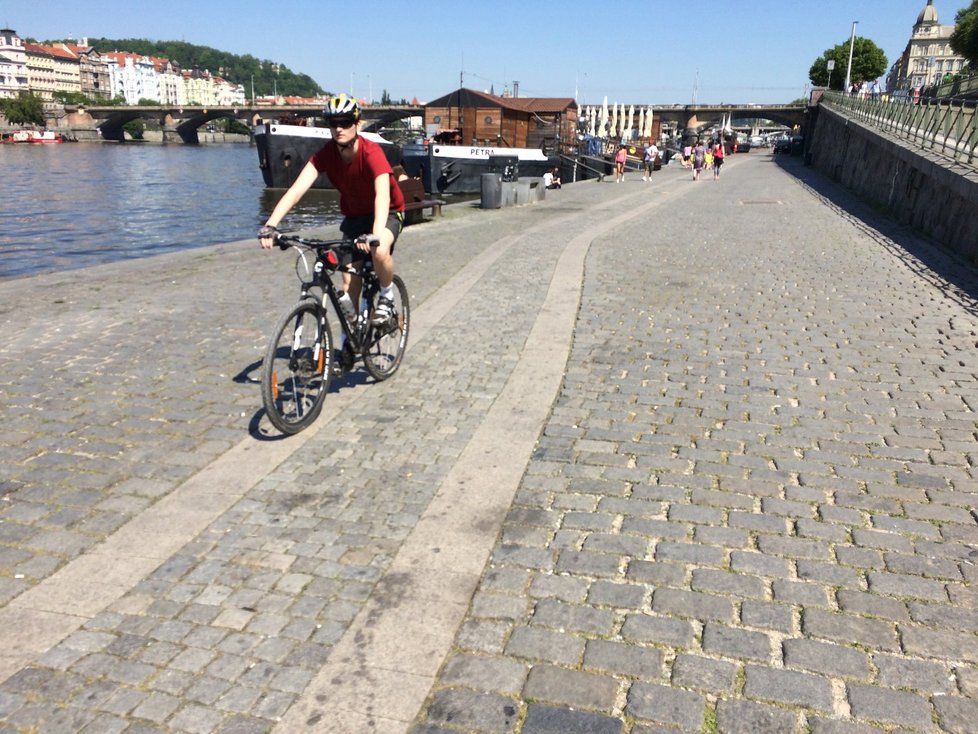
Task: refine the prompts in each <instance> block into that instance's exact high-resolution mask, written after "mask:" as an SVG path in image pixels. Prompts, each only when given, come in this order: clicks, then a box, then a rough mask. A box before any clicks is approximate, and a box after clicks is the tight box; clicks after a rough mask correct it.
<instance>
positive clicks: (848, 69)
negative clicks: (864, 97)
mask: <svg viewBox="0 0 978 734" xmlns="http://www.w3.org/2000/svg"><path fill="white" fill-rule="evenodd" d="M857 23H859V21H858V20H854V21H852V37H851V38H850V39H849V65H848V66H847V67H846V88H845V89H844V90H843V93H844V94H849V82H850V81H851V79H852V49H853V47H854V46H855V45H856V24H857Z"/></svg>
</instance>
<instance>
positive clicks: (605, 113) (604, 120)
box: [598, 95, 608, 138]
mask: <svg viewBox="0 0 978 734" xmlns="http://www.w3.org/2000/svg"><path fill="white" fill-rule="evenodd" d="M607 124H608V97H607V95H605V98H604V101H603V102H602V103H601V129H600V130H599V131H598V137H600V138H603V137H604V136H605V126H606V125H607Z"/></svg>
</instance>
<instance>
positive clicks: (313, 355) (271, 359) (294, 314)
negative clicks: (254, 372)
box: [261, 300, 333, 434]
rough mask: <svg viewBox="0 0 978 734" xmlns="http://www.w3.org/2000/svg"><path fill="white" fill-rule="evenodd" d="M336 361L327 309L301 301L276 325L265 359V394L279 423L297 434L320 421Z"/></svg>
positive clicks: (274, 422) (267, 408)
mask: <svg viewBox="0 0 978 734" xmlns="http://www.w3.org/2000/svg"><path fill="white" fill-rule="evenodd" d="M332 363H333V336H332V334H331V333H330V331H329V323H328V322H327V321H326V314H325V313H324V312H323V310H322V308H320V306H319V304H318V303H316V302H315V301H312V300H307V301H301V302H299V303H297V304H296V305H295V306H293V307H292V308H291V309H289V311H288V313H286V314H285V316H284V317H283V318H282V320H281V321H280V322H279V324H278V326H277V327H276V328H275V332H274V334H273V336H272V339H271V341H269V343H268V349H267V350H266V351H265V359H264V360H263V361H262V370H261V397H262V402H263V403H264V405H265V413H267V414H268V419H269V420H270V421H271V422H272V425H273V426H275V427H276V428H277V429H279V430H280V431H281V432H282V433H288V434H292V433H298V432H299V431H301V430H302V429H303V428H307V427H308V426H309V425H310V424H311V423H312V422H313V421H314V420H316V418H317V416H318V415H319V412H320V411H321V410H322V408H323V401H324V400H325V399H326V392H327V391H328V390H329V378H330V375H331V374H332V367H333V364H332Z"/></svg>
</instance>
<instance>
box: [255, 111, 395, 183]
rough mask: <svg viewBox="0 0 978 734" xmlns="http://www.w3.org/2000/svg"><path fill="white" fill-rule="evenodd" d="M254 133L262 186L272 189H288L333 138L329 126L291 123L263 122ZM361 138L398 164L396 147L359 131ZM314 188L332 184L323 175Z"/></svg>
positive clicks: (384, 140)
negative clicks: (262, 179)
mask: <svg viewBox="0 0 978 734" xmlns="http://www.w3.org/2000/svg"><path fill="white" fill-rule="evenodd" d="M254 132H255V147H256V148H257V149H258V167H259V168H260V169H261V175H262V178H264V180H265V186H267V187H268V188H273V189H287V188H288V187H289V186H291V185H292V183H293V182H294V181H295V180H296V178H298V176H299V173H300V171H302V169H303V167H304V166H305V165H306V163H307V162H308V160H309V158H311V157H312V155H313V154H314V153H315V152H316V151H318V150H319V149H320V148H322V147H323V146H324V145H325V144H326V143H327V142H329V141H330V140H332V139H333V136H332V134H331V133H330V130H329V128H328V127H311V126H307V125H297V124H294V123H282V122H264V123H261V124H259V125H257V126H256V127H255V130H254ZM360 135H361V136H363V137H364V138H365V139H366V140H372V141H374V142H375V143H378V144H379V145H380V147H381V148H383V150H384V154H385V155H386V156H387V160H388V161H389V162H390V164H391V166H396V165H398V164H400V162H401V161H400V158H401V151H400V147H399V146H397V145H395V144H394V143H392V142H391V141H389V140H387V139H386V138H384V137H382V136H380V135H378V134H377V133H369V132H361V133H360ZM313 188H319V189H331V188H333V184H332V183H331V182H330V180H329V176H327V175H326V174H325V173H324V174H321V175H320V176H319V177H318V178H317V179H316V182H315V183H314V184H313Z"/></svg>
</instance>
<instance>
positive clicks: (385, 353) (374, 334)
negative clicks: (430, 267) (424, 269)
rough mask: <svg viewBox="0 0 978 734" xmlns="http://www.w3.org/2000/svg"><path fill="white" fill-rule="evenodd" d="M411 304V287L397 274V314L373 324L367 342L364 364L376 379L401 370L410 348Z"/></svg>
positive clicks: (395, 291)
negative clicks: (409, 294)
mask: <svg viewBox="0 0 978 734" xmlns="http://www.w3.org/2000/svg"><path fill="white" fill-rule="evenodd" d="M410 326H411V305H410V303H409V301H408V292H407V287H406V286H405V285H404V281H403V280H401V278H400V276H398V275H395V276H394V316H393V317H392V318H391V319H390V320H389V321H388V322H387V323H386V324H380V325H377V326H374V325H371V326H370V327H369V328H368V329H367V338H366V340H365V342H364V346H363V364H364V366H365V367H366V368H367V372H368V373H369V374H370V376H371V377H373V378H374V379H375V380H386V379H387V378H388V377H390V376H391V375H393V374H394V373H395V372H397V368H398V367H400V366H401V360H402V359H403V357H404V350H405V349H406V348H407V340H408V332H409V331H410Z"/></svg>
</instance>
